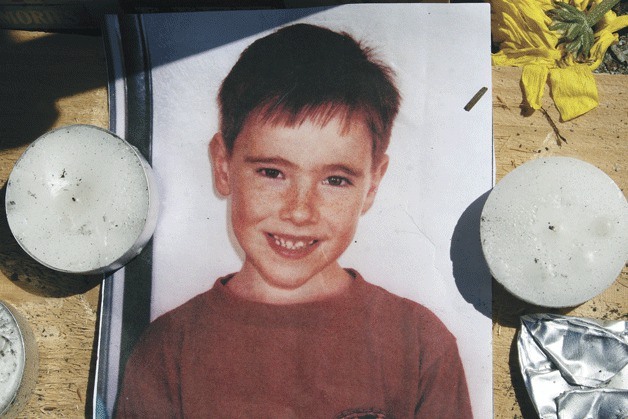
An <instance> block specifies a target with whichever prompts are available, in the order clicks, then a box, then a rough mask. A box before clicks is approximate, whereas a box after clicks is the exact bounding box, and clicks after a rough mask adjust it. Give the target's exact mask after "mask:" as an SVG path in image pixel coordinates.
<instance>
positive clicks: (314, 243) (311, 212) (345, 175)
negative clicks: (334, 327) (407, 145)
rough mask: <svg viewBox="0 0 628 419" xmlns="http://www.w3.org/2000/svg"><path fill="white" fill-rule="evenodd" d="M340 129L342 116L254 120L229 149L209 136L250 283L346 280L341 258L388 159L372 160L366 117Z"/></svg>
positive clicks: (277, 285)
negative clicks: (291, 122) (289, 122)
mask: <svg viewBox="0 0 628 419" xmlns="http://www.w3.org/2000/svg"><path fill="white" fill-rule="evenodd" d="M343 127H344V125H343V121H341V120H340V119H338V118H334V119H332V120H331V121H330V122H329V123H327V124H326V125H324V126H320V124H316V123H314V122H312V121H311V120H306V121H305V122H304V123H303V124H301V125H297V126H293V127H289V126H285V125H282V124H271V123H266V122H263V121H261V120H259V119H257V118H254V117H252V118H250V120H249V121H248V122H247V123H246V124H245V125H244V127H243V129H242V131H241V132H240V134H239V135H238V137H237V138H236V141H235V144H234V148H233V150H232V152H231V154H229V153H227V150H226V149H225V147H224V142H223V141H222V137H221V136H220V134H217V135H216V136H215V137H214V139H213V140H212V144H211V154H212V160H213V167H214V177H215V183H216V188H217V190H218V192H220V193H221V194H222V195H225V196H227V195H229V196H230V197H231V220H232V223H233V230H234V233H235V235H236V237H237V239H238V242H239V243H240V246H241V247H242V248H243V250H244V252H245V254H246V258H245V262H244V265H243V268H242V270H241V271H240V274H243V275H247V276H248V278H247V280H248V281H262V282H258V283H259V284H263V285H264V286H269V287H271V288H274V289H278V290H283V292H285V291H290V290H297V289H299V288H301V287H302V286H303V285H305V284H309V285H312V283H314V284H318V285H323V284H330V282H326V281H334V280H335V277H336V276H338V275H341V276H342V275H344V276H345V277H346V274H344V271H343V270H342V269H341V268H340V266H339V265H338V262H337V259H338V257H340V255H341V254H342V253H343V252H344V251H345V249H346V248H347V247H348V246H349V244H350V243H351V240H352V239H353V236H354V234H355V230H356V227H357V224H358V219H359V218H360V216H361V215H362V214H363V213H365V212H366V211H367V210H368V209H369V208H370V206H371V204H372V203H373V199H374V198H375V193H376V190H377V186H378V184H379V182H380V180H381V178H382V176H383V175H384V173H385V171H386V167H387V163H388V159H387V157H386V156H382V158H380V159H378V161H379V162H378V164H374V161H373V157H372V151H371V142H372V139H371V134H370V132H369V130H368V128H367V127H366V126H365V124H364V123H363V122H362V121H361V120H356V121H354V122H353V123H352V124H350V127H349V128H348V129H346V127H344V128H345V130H344V131H343V130H342V128H343ZM338 279H340V278H338ZM312 281H313V282H312Z"/></svg>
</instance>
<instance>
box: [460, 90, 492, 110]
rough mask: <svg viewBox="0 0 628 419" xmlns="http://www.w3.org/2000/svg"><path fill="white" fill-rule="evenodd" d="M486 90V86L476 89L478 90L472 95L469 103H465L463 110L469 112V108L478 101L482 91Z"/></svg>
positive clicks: (482, 94) (482, 93)
mask: <svg viewBox="0 0 628 419" xmlns="http://www.w3.org/2000/svg"><path fill="white" fill-rule="evenodd" d="M487 91H488V87H482V88H481V89H480V90H478V92H477V93H476V94H475V95H473V97H472V98H471V100H470V101H469V103H467V104H466V105H465V107H464V110H465V111H467V112H469V111H470V110H471V108H473V107H474V106H475V104H476V103H478V101H479V100H480V99H481V98H482V96H484V93H486V92H487Z"/></svg>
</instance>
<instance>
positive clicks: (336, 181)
mask: <svg viewBox="0 0 628 419" xmlns="http://www.w3.org/2000/svg"><path fill="white" fill-rule="evenodd" d="M324 183H325V184H326V185H330V186H348V185H351V182H350V181H349V179H347V178H345V177H342V176H330V177H328V178H327V179H325V181H324Z"/></svg>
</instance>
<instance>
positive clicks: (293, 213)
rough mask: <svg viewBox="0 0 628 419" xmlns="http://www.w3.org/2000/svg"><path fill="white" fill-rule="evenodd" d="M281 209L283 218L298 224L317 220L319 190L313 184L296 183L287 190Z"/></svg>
mask: <svg viewBox="0 0 628 419" xmlns="http://www.w3.org/2000/svg"><path fill="white" fill-rule="evenodd" d="M286 194H287V196H286V199H285V201H284V202H285V204H284V206H283V208H282V210H281V214H280V217H281V219H282V220H285V221H290V222H292V223H293V224H296V225H304V224H310V223H313V222H316V221H317V219H318V203H317V192H316V188H315V186H313V185H295V186H294V187H293V188H290V190H288V191H287V193H286Z"/></svg>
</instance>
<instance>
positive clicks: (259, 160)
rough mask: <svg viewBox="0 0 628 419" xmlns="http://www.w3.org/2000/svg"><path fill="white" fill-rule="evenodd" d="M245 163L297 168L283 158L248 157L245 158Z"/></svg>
mask: <svg viewBox="0 0 628 419" xmlns="http://www.w3.org/2000/svg"><path fill="white" fill-rule="evenodd" d="M244 162H245V163H253V164H260V163H263V164H280V165H283V166H290V167H296V164H294V163H292V162H291V161H289V160H286V159H284V158H281V157H263V156H261V157H257V156H246V157H244Z"/></svg>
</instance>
